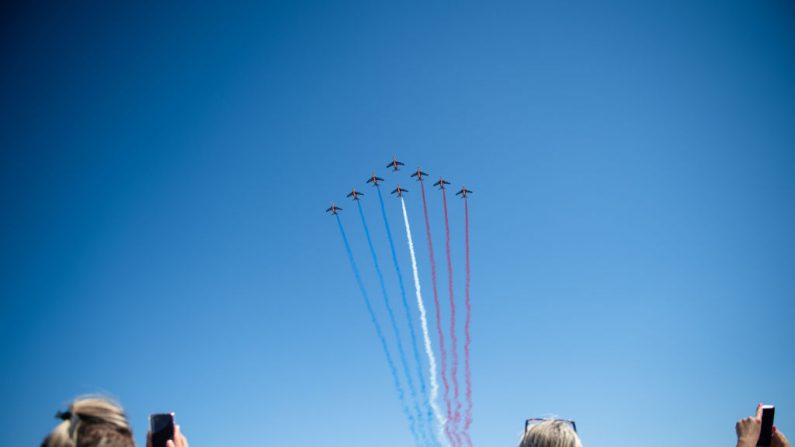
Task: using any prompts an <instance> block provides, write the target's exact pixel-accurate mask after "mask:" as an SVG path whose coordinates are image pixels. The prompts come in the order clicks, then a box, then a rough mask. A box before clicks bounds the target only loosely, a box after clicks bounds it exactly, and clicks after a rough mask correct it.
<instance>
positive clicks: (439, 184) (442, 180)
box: [433, 177, 450, 189]
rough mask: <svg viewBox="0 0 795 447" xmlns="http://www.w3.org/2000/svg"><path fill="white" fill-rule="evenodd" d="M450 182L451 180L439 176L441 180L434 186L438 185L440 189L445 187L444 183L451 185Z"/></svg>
mask: <svg viewBox="0 0 795 447" xmlns="http://www.w3.org/2000/svg"><path fill="white" fill-rule="evenodd" d="M449 184H450V182H448V181H447V180H445V179H443V178H442V177H439V181H438V182H436V183H434V184H433V186H438V187H439V189H444V185H449Z"/></svg>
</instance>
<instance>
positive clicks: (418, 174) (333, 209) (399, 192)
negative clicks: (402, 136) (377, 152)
mask: <svg viewBox="0 0 795 447" xmlns="http://www.w3.org/2000/svg"><path fill="white" fill-rule="evenodd" d="M401 166H405V163H403V162H401V161H399V160H398V159H397V158H395V157H392V160H391V161H390V162H389V163H388V164H387V165H386V167H387V168H390V169H391V170H392V172H397V171H399V170H400V168H401ZM426 176H428V173H427V172H424V171H423V170H422V169H420V168H417V170H416V171H414V172H413V173H412V174H411V177H414V178H415V179H416V180H417V181H418V182H422V181H423V177H426ZM383 181H384V179H383V178H381V177H378V176H377V175H375V172H373V173H372V174H371V175H370V177H368V178H367V180H366V181H365V183H367V184H370V186H378V185H379V184H380V182H383ZM449 184H450V182H448V181H447V180H445V179H444V178H443V177H439V180H437V181H436V182H435V183H434V184H433V186H435V187H438V188H439V189H446V188H445V185H449ZM407 192H409V191H408V189H405V188H401V187H400V185H397V188H395V189H394V190H393V191H392V194H395V197H398V198H400V197H403V194H405V193H407ZM469 194H472V190H470V189H467V187H466V186H462V187H461V189H460V190H459V191H458V192H456V193H455V195H457V196H460V198H462V199H466V198H467V197H468V196H469ZM361 196H364V193H363V192H360V191H357V190H356V187H353V188H351V192H349V193H348V194H347V195H346V196H345V197H348V198H350V199H351V200H354V201H357V200H360V198H361ZM340 211H342V208H340V207H338V206H335V205H334V202H332V203H331V206H330V207H329V208H328V209H326V212H327V213H331V215H337V213H339V212H340Z"/></svg>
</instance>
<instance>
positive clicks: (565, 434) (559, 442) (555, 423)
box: [519, 420, 582, 447]
mask: <svg viewBox="0 0 795 447" xmlns="http://www.w3.org/2000/svg"><path fill="white" fill-rule="evenodd" d="M519 447H582V444H581V443H580V437H579V436H577V432H576V431H574V427H573V426H572V424H571V422H568V421H561V420H549V421H541V422H539V423H537V424H532V425H528V426H527V429H526V430H525V432H524V436H522V441H521V442H520V443H519Z"/></svg>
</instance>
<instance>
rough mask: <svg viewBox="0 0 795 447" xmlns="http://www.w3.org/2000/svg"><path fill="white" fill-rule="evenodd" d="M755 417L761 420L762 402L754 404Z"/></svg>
mask: <svg viewBox="0 0 795 447" xmlns="http://www.w3.org/2000/svg"><path fill="white" fill-rule="evenodd" d="M756 419H759V420H760V421H761V420H762V404H759V405H757V406H756Z"/></svg>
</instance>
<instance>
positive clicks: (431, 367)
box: [400, 197, 448, 446]
mask: <svg viewBox="0 0 795 447" xmlns="http://www.w3.org/2000/svg"><path fill="white" fill-rule="evenodd" d="M400 205H401V206H402V207H403V222H404V223H405V225H406V239H407V240H408V244H409V254H410V255H411V271H412V273H413V274H414V290H415V291H416V295H417V307H418V308H419V310H420V323H421V326H422V337H423V339H424V341H425V355H426V356H427V357H428V376H429V377H430V382H431V395H430V397H429V399H428V401H429V403H430V405H431V409H432V410H433V414H434V415H435V416H436V420H437V421H438V423H439V442H441V443H442V444H443V445H445V446H446V445H448V444H447V442H445V439H444V438H443V436H444V425H445V418H444V416H442V409H441V408H439V405H438V404H437V402H436V399H437V398H438V397H439V384H438V383H437V382H436V358H435V357H434V355H433V348H432V347H431V337H430V335H429V334H428V319H427V317H426V315H425V304H424V303H423V301H422V289H421V288H420V275H419V273H418V272H417V257H416V255H415V254H414V241H412V239H411V227H410V226H409V215H408V213H407V212H406V201H405V200H403V197H401V198H400Z"/></svg>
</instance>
